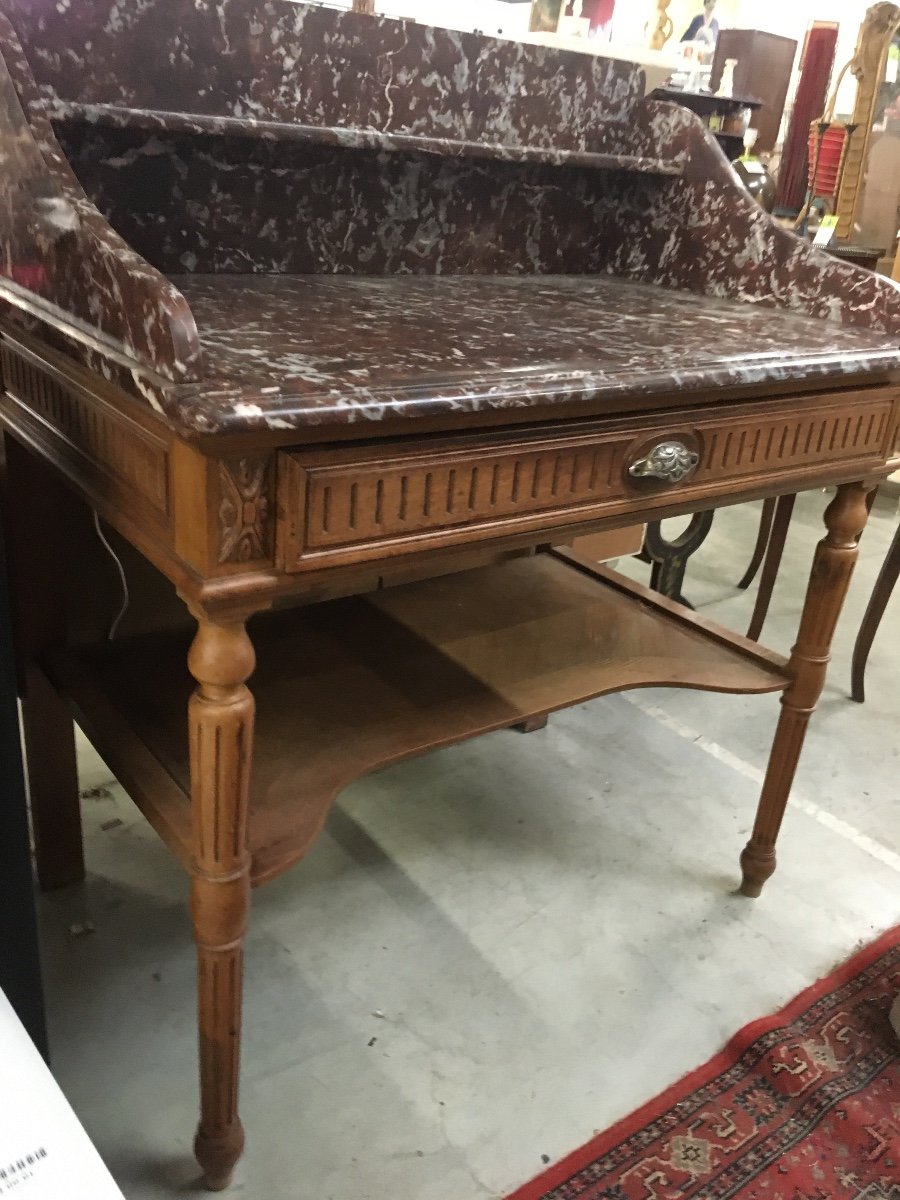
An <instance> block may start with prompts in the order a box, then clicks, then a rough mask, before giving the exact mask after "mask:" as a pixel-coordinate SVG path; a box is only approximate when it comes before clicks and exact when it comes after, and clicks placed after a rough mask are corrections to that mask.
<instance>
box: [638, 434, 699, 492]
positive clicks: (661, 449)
mask: <svg viewBox="0 0 900 1200" xmlns="http://www.w3.org/2000/svg"><path fill="white" fill-rule="evenodd" d="M699 464H700V455H699V454H698V453H697V452H696V450H690V449H689V448H688V447H687V446H686V445H685V444H684V442H679V441H676V440H674V439H672V440H669V441H665V442H660V443H659V444H658V445H656V446H654V447H653V449H652V450H650V451H649V452H648V453H647V454H646V455H644V457H643V458H639V459H638V460H637V462H635V463H632V464H631V466H630V467H629V468H628V474H629V475H631V476H632V478H634V479H660V480H662V481H663V482H664V483H682V482H683V481H684V480H685V479H689V478H690V476H691V475H693V474H694V472H695V471H696V470H697V467H698V466H699Z"/></svg>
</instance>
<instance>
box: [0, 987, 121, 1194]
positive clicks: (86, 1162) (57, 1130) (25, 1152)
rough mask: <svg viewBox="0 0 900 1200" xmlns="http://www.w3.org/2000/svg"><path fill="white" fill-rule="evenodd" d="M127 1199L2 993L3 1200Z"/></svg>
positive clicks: (0, 1186)
mask: <svg viewBox="0 0 900 1200" xmlns="http://www.w3.org/2000/svg"><path fill="white" fill-rule="evenodd" d="M7 1197H14V1198H15V1200H125V1198H124V1196H123V1195H122V1193H121V1192H120V1191H119V1189H118V1188H117V1187H116V1185H115V1182H114V1181H113V1178H112V1176H111V1175H110V1173H109V1171H107V1169H106V1167H105V1166H104V1165H103V1162H102V1160H101V1158H100V1155H99V1154H98V1153H97V1151H96V1150H95V1149H94V1147H93V1146H92V1145H91V1143H90V1141H89V1140H88V1136H87V1134H86V1133H85V1132H84V1130H83V1129H82V1127H81V1125H80V1124H79V1122H78V1118H77V1117H76V1116H75V1114H74V1112H73V1111H72V1109H71V1108H70V1107H69V1104H68V1102H67V1101H66V1098H65V1096H63V1094H62V1092H61V1091H60V1089H59V1087H58V1086H57V1084H56V1081H55V1080H54V1078H53V1076H52V1075H51V1074H50V1072H49V1070H48V1069H47V1067H46V1065H45V1063H44V1060H43V1059H42V1058H41V1056H40V1055H39V1054H38V1052H37V1050H36V1049H35V1048H34V1045H33V1044H32V1042H31V1040H30V1038H29V1037H28V1035H27V1034H26V1032H25V1030H24V1029H23V1028H22V1025H21V1023H20V1021H19V1019H18V1018H17V1017H16V1015H15V1013H14V1012H13V1010H12V1007H11V1005H10V1003H9V1001H8V1000H7V999H6V997H5V996H4V995H3V993H2V992H0V1200H7Z"/></svg>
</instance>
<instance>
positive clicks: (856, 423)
mask: <svg viewBox="0 0 900 1200" xmlns="http://www.w3.org/2000/svg"><path fill="white" fill-rule="evenodd" d="M895 421H896V415H895V402H894V400H893V398H892V397H891V396H890V395H886V394H885V392H884V391H879V392H875V391H874V390H873V391H871V392H852V393H843V394H837V395H830V396H822V397H809V398H806V399H804V400H802V401H797V400H794V401H779V402H774V401H772V402H768V403H763V404H753V405H744V406H736V405H735V406H731V407H730V408H728V409H724V408H723V409H720V410H718V411H716V410H715V409H711V408H705V409H695V410H692V411H688V412H685V411H682V412H673V413H672V414H670V415H667V414H664V413H657V414H655V416H654V418H653V422H652V423H651V422H650V421H648V420H647V419H646V418H643V419H642V418H629V419H623V420H622V421H621V422H619V423H618V425H615V424H614V423H612V422H609V421H608V422H596V423H594V424H592V425H589V424H588V423H586V422H585V423H580V424H578V425H573V426H570V429H571V430H572V432H566V430H565V426H560V425H556V426H554V427H553V430H552V432H553V434H554V436H549V434H547V435H543V434H542V432H541V431H536V432H531V433H526V432H523V431H520V430H515V429H513V430H510V431H509V432H508V434H507V435H505V436H504V435H498V434H497V433H491V434H484V435H481V436H479V435H477V434H471V435H463V436H460V437H457V438H442V439H423V440H421V441H419V442H418V443H413V444H412V445H411V446H410V444H409V443H402V442H396V443H394V444H393V445H390V444H386V443H384V444H371V443H370V444H364V445H360V446H357V447H355V448H354V447H347V448H337V447H335V448H325V449H312V448H310V449H297V450H288V451H282V452H281V454H280V456H279V457H280V466H279V520H278V538H279V558H280V562H281V565H282V566H283V567H284V568H285V569H286V570H289V571H300V570H310V569H313V568H315V567H317V566H321V565H338V564H340V563H341V562H354V561H363V560H366V559H369V560H375V559H378V558H380V557H385V556H388V555H391V556H393V555H397V554H407V553H414V552H418V551H423V550H430V549H436V548H440V547H442V546H448V547H449V546H453V545H460V544H462V543H464V542H475V541H480V540H483V539H485V538H497V537H502V536H506V535H507V534H517V533H527V532H529V531H534V530H537V531H541V532H542V531H547V533H548V535H550V534H553V533H554V531H557V530H559V529H560V528H561V527H565V526H567V525H568V526H577V525H579V524H582V525H583V524H584V523H587V522H591V521H595V520H597V521H599V520H601V519H603V518H605V517H607V516H614V515H617V514H619V513H621V512H634V513H635V514H636V515H637V516H639V517H640V519H642V520H644V519H647V518H648V517H650V516H652V513H653V509H654V508H664V507H665V506H666V505H667V504H668V505H671V504H673V503H677V504H679V505H681V504H682V503H684V502H687V501H689V500H692V499H693V498H696V502H697V507H698V508H700V507H710V506H711V503H712V502H713V500H714V498H715V497H723V496H725V495H727V496H728V498H729V500H735V499H739V498H740V492H741V489H744V490H745V491H749V490H750V489H751V488H753V487H756V488H758V487H759V486H760V483H761V482H762V483H765V481H766V480H767V479H772V478H776V477H777V478H778V480H779V482H780V481H781V480H785V481H787V482H791V481H793V480H794V479H796V481H797V487H798V490H799V488H801V487H802V486H804V474H805V477H806V478H807V479H812V478H816V476H814V474H813V473H814V472H815V471H816V469H817V468H828V467H829V466H830V465H831V464H835V465H838V466H840V467H841V468H844V467H845V466H846V465H849V464H851V463H852V464H857V463H858V464H859V466H860V470H861V472H864V471H865V472H870V471H872V470H873V469H877V467H878V465H879V464H880V463H881V462H886V461H887V459H888V458H889V457H890V454H891V452H892V448H893V436H894V425H895ZM657 422H659V423H658V424H657ZM668 441H676V442H680V443H681V444H682V448H683V450H684V451H685V452H686V453H687V455H688V456H690V455H696V456H697V459H698V461H697V465H696V469H695V470H694V471H693V473H691V474H688V475H687V477H686V478H680V477H677V478H675V479H674V481H673V480H664V479H663V480H660V479H655V478H652V477H646V475H645V477H643V478H635V477H634V476H632V475H631V474H629V468H630V467H631V466H632V465H633V464H635V463H637V462H639V461H641V462H643V461H645V460H646V459H647V457H648V455H651V456H652V452H653V449H654V446H658V445H659V444H660V443H665V442H668ZM425 447H427V452H425V450H424V449H423V448H425ZM820 477H821V472H820ZM835 477H837V475H836V473H835ZM781 490H787V487H784V488H782V489H781Z"/></svg>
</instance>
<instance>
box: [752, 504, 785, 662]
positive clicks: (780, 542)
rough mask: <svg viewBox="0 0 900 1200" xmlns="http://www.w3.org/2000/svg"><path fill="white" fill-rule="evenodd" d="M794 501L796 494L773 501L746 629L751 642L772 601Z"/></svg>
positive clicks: (757, 634)
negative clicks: (763, 553) (759, 574)
mask: <svg viewBox="0 0 900 1200" xmlns="http://www.w3.org/2000/svg"><path fill="white" fill-rule="evenodd" d="M796 502H797V497H796V496H779V497H778V499H777V500H776V501H775V510H774V513H773V517H772V529H771V531H770V533H769V541H768V545H767V546H766V557H765V562H764V564H763V573H762V578H761V579H760V581H759V591H758V592H757V595H756V605H755V607H754V609H753V616H752V617H751V619H750V628H749V629H748V630H747V637H748V638H750V640H751V641H752V642H758V641H759V635H760V634H761V633H762V630H763V625H765V623H766V617H767V616H768V614H769V605H770V604H771V603H772V593H773V592H774V590H775V584H776V582H777V580H778V571H779V569H780V567H781V560H782V558H783V557H784V547H785V543H786V542H787V535H788V531H789V530H790V527H791V517H792V516H793V515H794V505H795V504H796Z"/></svg>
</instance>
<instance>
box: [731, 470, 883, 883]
mask: <svg viewBox="0 0 900 1200" xmlns="http://www.w3.org/2000/svg"><path fill="white" fill-rule="evenodd" d="M870 490H871V488H870V487H868V486H867V485H865V484H861V483H848V484H845V485H843V486H842V487H839V488H838V492H837V496H836V497H835V498H834V500H833V501H832V502H831V504H830V505H829V506H828V509H827V511H826V513H825V525H826V527H827V529H828V536H827V537H825V538H824V539H823V541H821V542H820V543H819V546H818V548H817V550H816V556H815V560H814V562H813V568H812V576H811V578H810V583H809V589H808V591H807V593H806V603H805V605H804V608H803V616H802V618H801V621H800V632H799V634H798V637H797V644H796V646H795V647H794V649H793V651H792V653H791V660H790V671H791V676H792V683H791V685H790V687H788V689H787V691H786V692H785V693H784V695H783V697H782V700H781V704H782V709H781V717H780V719H779V722H778V729H777V731H776V733H775V741H774V743H773V746H772V753H771V756H770V758H769V767H768V770H767V772H766V778H765V782H764V783H763V789H762V795H761V797H760V801H759V809H758V811H757V814H756V823H755V825H754V827H753V835H752V837H751V838H750V841H749V843H748V844H747V847H746V849H745V850H744V853H743V854H742V855H741V867H742V869H743V883H742V885H741V891H742V892H743V894H744V895H745V896H751V897H756V896H759V895H760V894H761V892H762V889H763V885H764V884H765V882H766V880H767V879H768V878H769V877H770V876H771V875H772V874H773V873H774V871H775V861H776V860H775V842H776V840H777V838H778V833H779V830H780V828H781V821H782V818H783V816H784V810H785V806H786V804H787V800H788V796H789V794H790V790H791V786H792V785H793V782H794V774H795V772H796V770H797V762H798V760H799V758H800V752H801V750H802V749H803V741H804V738H805V736H806V728H807V725H808V724H809V718H810V717H811V716H812V714H813V712H814V711H815V708H816V705H817V704H818V701H819V697H820V696H821V694H822V688H823V687H824V686H825V675H826V672H827V669H828V663H829V661H830V658H831V653H830V651H831V641H832V638H833V637H834V631H835V628H836V626H837V622H838V617H839V616H840V613H841V609H842V607H843V604H844V599H845V597H846V595H847V589H848V587H849V584H850V578H851V576H852V574H853V568H854V567H855V565H856V560H857V558H858V557H859V549H858V542H859V535H860V534H861V532H862V531H863V529H864V528H865V526H866V520H867V519H868V515H869V512H868V507H867V505H866V497H867V495H868V493H869V491H870Z"/></svg>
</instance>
